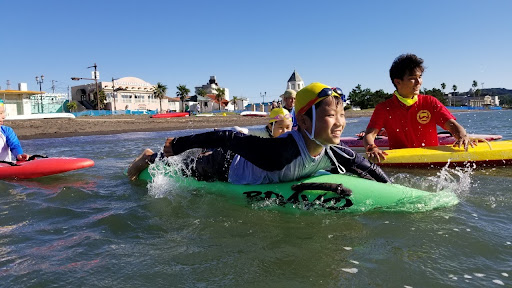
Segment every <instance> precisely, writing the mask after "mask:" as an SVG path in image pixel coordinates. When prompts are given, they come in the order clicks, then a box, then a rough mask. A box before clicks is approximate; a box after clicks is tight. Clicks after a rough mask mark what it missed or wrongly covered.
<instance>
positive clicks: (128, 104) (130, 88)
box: [71, 77, 169, 111]
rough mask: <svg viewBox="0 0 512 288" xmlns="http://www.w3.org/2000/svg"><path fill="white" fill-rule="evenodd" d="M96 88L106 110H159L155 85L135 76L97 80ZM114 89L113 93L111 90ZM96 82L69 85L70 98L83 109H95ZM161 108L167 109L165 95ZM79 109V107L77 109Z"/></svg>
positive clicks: (167, 104) (167, 103)
mask: <svg viewBox="0 0 512 288" xmlns="http://www.w3.org/2000/svg"><path fill="white" fill-rule="evenodd" d="M98 90H99V91H103V92H104V93H105V96H106V102H105V107H104V109H106V110H112V111H116V110H160V99H158V98H157V97H155V95H154V91H155V87H154V85H152V84H151V83H148V82H146V81H144V80H142V79H139V78H137V77H123V78H119V79H117V80H114V81H106V82H104V81H100V82H98ZM113 90H115V92H114V93H112V91H113ZM95 91H96V84H95V83H94V82H92V83H88V84H84V85H79V86H73V87H71V98H72V100H74V101H76V102H78V103H80V104H81V105H82V106H83V108H82V109H81V110H84V108H85V109H96V106H95V105H94V103H95V102H96V100H95V98H96V93H95ZM161 105H162V110H164V111H166V110H168V109H169V102H168V101H167V97H164V99H162V101H161ZM79 110H80V109H79Z"/></svg>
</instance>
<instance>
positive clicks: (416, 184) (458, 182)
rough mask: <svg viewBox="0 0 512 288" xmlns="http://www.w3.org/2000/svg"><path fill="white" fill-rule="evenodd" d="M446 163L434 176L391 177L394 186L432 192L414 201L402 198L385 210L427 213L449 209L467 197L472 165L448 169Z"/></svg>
mask: <svg viewBox="0 0 512 288" xmlns="http://www.w3.org/2000/svg"><path fill="white" fill-rule="evenodd" d="M449 164H450V163H447V164H446V166H445V167H443V168H442V169H441V170H440V171H439V172H438V173H437V174H436V175H435V176H431V177H425V176H411V175H409V174H397V175H395V176H393V177H392V180H393V182H394V183H396V184H400V185H403V186H407V187H413V188H416V189H420V190H424V191H428V192H432V193H429V194H428V195H426V196H421V197H418V198H416V199H407V198H408V197H405V198H404V201H403V202H401V203H398V205H397V207H387V208H386V209H385V210H393V211H395V210H397V209H398V210H401V211H410V212H420V211H428V210H432V209H436V208H441V207H449V206H453V205H456V204H457V203H459V201H460V200H459V198H461V197H464V195H467V194H468V193H469V191H470V188H471V175H472V174H473V170H474V168H475V167H474V165H473V166H471V165H466V166H465V167H456V168H449V167H448V166H449Z"/></svg>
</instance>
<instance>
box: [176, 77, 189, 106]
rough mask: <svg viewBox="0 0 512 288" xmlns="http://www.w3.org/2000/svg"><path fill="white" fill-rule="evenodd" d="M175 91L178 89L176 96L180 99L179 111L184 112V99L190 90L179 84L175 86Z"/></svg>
mask: <svg viewBox="0 0 512 288" xmlns="http://www.w3.org/2000/svg"><path fill="white" fill-rule="evenodd" d="M176 89H178V91H177V92H176V96H178V97H180V102H181V111H185V107H184V106H183V104H184V103H185V99H186V98H187V97H188V93H190V89H188V88H187V86H186V85H181V84H180V85H178V86H176Z"/></svg>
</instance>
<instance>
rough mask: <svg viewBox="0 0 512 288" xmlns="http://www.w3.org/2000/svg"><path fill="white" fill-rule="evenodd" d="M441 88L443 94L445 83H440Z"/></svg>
mask: <svg viewBox="0 0 512 288" xmlns="http://www.w3.org/2000/svg"><path fill="white" fill-rule="evenodd" d="M441 89H443V94H444V89H446V83H444V82H443V83H441Z"/></svg>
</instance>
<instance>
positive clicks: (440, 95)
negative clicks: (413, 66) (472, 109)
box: [423, 88, 448, 105]
mask: <svg viewBox="0 0 512 288" xmlns="http://www.w3.org/2000/svg"><path fill="white" fill-rule="evenodd" d="M423 93H424V94H425V95H431V96H434V97H435V98H437V100H439V102H441V103H443V105H447V104H448V100H447V99H446V96H444V92H443V91H441V90H440V89H437V88H432V90H428V89H425V90H424V91H423Z"/></svg>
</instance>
